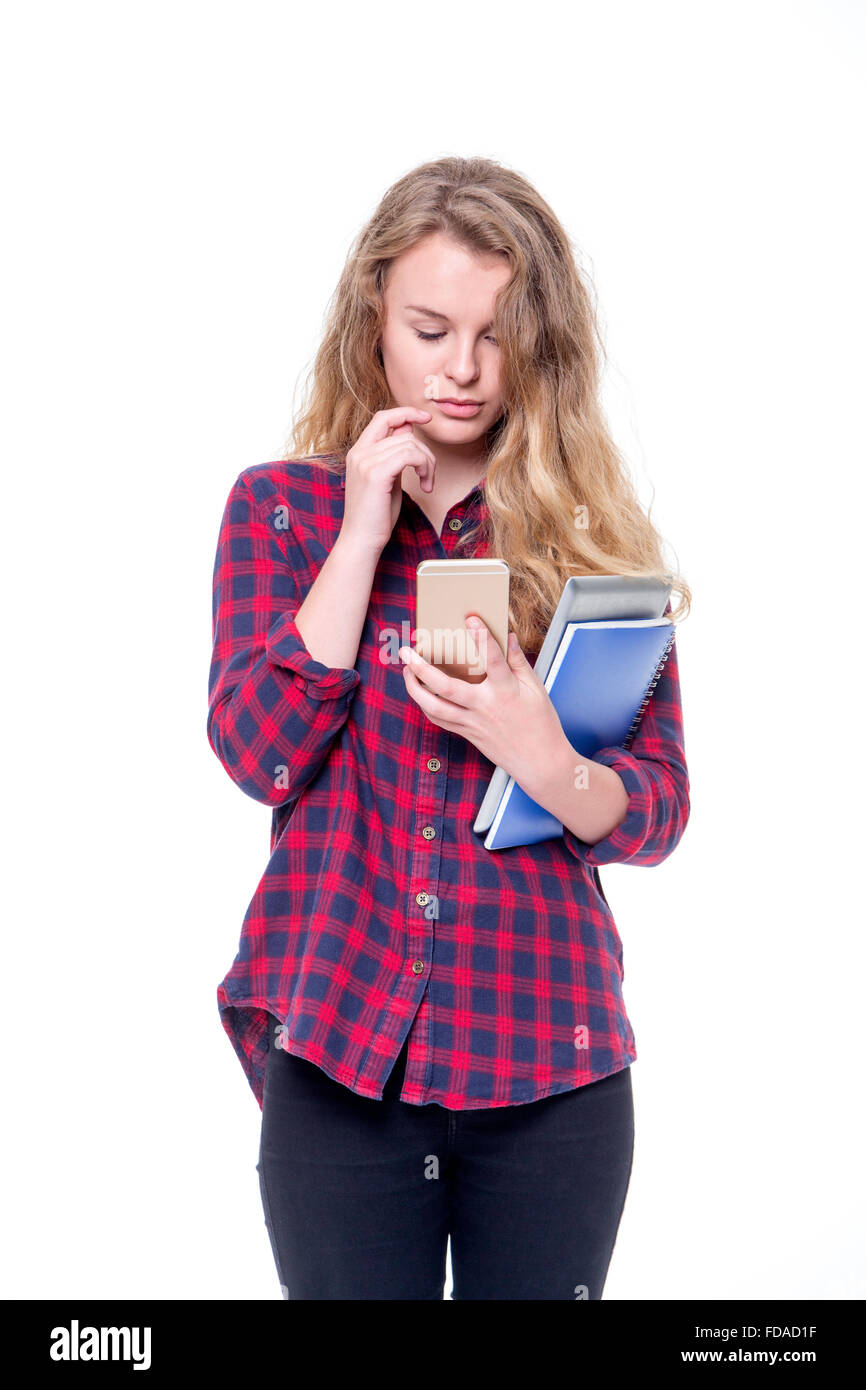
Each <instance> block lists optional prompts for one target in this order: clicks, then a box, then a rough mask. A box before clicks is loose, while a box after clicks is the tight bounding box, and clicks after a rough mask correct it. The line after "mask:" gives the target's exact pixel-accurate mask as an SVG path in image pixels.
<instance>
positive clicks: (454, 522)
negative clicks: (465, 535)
mask: <svg viewBox="0 0 866 1390" xmlns="http://www.w3.org/2000/svg"><path fill="white" fill-rule="evenodd" d="M448 525H449V526H450V527H451V530H452V531H459V530H460V527H461V526H462V525H463V522H462V521H461V520H460V518H459V517H457V516H452V518H451V520H450V521H449V523H448Z"/></svg>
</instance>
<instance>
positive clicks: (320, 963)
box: [207, 460, 689, 1110]
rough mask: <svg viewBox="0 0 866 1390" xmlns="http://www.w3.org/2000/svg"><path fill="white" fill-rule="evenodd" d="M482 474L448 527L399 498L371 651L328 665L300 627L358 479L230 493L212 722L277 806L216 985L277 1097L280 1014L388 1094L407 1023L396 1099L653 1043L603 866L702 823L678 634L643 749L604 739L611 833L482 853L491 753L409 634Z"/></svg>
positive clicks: (266, 472) (495, 1089)
mask: <svg viewBox="0 0 866 1390" xmlns="http://www.w3.org/2000/svg"><path fill="white" fill-rule="evenodd" d="M484 481H485V480H482V482H481V484H480V485H478V486H476V487H473V489H472V490H471V492H469V493H467V495H466V496H465V497H463V498H462V499H461V501H459V502H456V503H455V504H454V506H452V507H451V508H450V509H449V511H448V514H447V517H446V519H445V522H444V524H443V527H442V533H441V536H440V535H437V534H436V531H435V530H434V528H433V526H432V525H431V523H430V521H429V520H428V519H427V517H426V516H425V515H424V513H423V512H422V511H421V509H420V507H418V506H417V504H416V503H415V502H414V500H413V499H412V498H411V497H409V496H408V494H406V493H404V495H403V503H402V508H401V511H400V514H399V516H398V518H397V522H396V524H395V526H394V529H393V532H392V535H391V538H390V540H389V542H388V544H387V545H386V547H385V549H384V550H383V551H382V553H381V556H380V558H379V562H378V565H377V568H376V575H375V580H374V583H373V589H372V592H371V595H370V603H369V607H368V610H367V618H366V621H365V624H364V628H363V631H362V634H361V642H360V646H359V649H358V656H357V661H356V665H355V666H354V667H352V668H340V667H328V666H325V665H323V664H322V663H321V662H319V661H315V660H314V659H313V657H312V656H311V655H310V653H309V652H308V650H307V648H306V646H305V645H304V641H303V638H302V637H301V634H300V632H299V630H298V628H297V626H296V625H295V614H296V613H297V611H298V609H299V607H300V605H301V603H302V602H303V599H304V597H305V595H306V594H307V592H308V591H309V588H310V586H311V585H312V583H313V581H314V580H315V578H316V575H317V574H318V572H319V570H320V568H321V566H322V564H323V562H324V560H325V559H326V557H327V555H328V553H329V551H330V548H331V546H332V545H333V543H334V541H335V540H336V539H337V535H338V533H339V531H340V526H341V522H342V517H343V504H344V497H345V493H344V491H343V488H344V479H343V477H342V476H339V475H335V474H332V473H329V472H328V471H326V470H325V469H323V468H321V467H319V466H317V465H316V464H315V463H310V462H305V461H301V460H290V461H279V462H275V463H265V464H261V465H259V466H257V467H253V468H248V469H246V470H244V471H243V472H242V473H240V474H239V476H238V478H237V479H236V481H235V483H234V486H233V487H232V490H231V493H230V494H229V497H228V501H227V503H226V506H225V511H224V514H223V518H222V524H221V529H220V534H219V541H218V545H217V552H216V559H215V565H214V575H213V660H212V664H211V669H210V678H209V684H208V691H209V711H208V718H207V734H208V740H209V742H210V745H211V747H212V748H213V750H214V752H215V753H216V755H217V757H218V758H219V760H220V762H221V763H222V765H223V766H224V768H225V769H226V771H227V772H228V774H229V776H230V777H231V778H232V780H233V781H234V782H236V783H237V785H238V786H239V787H240V788H241V790H242V791H244V792H246V793H247V795H248V796H251V797H252V798H253V799H254V800H255V801H259V802H261V803H262V804H263V805H266V806H270V807H272V821H271V837H270V858H269V860H268V864H267V867H266V868H265V871H264V874H263V875H262V879H261V882H260V883H259V885H258V887H257V889H256V891H255V894H254V895H253V898H252V901H251V903H250V905H249V907H248V909H247V912H246V916H245V918H244V922H243V927H242V930H241V937H240V946H239V950H238V953H237V955H236V957H235V960H234V963H233V965H232V967H231V969H230V970H229V972H228V974H227V975H226V977H225V979H224V980H223V981H222V983H221V984H220V985H219V986H218V989H217V1003H218V1007H219V1011H220V1017H221V1020H222V1023H223V1026H224V1027H225V1030H226V1032H227V1033H228V1036H229V1038H230V1039H231V1042H232V1045H233V1047H234V1049H235V1051H236V1053H237V1056H238V1058H239V1060H240V1063H241V1065H242V1067H243V1069H244V1072H245V1074H246V1077H247V1080H248V1082H249V1084H250V1086H251V1088H252V1090H253V1093H254V1094H255V1096H256V1099H257V1100H258V1103H259V1105H260V1106H261V1105H262V1103H263V1091H264V1073H265V1061H266V1057H267V1053H268V1046H269V1036H268V1033H269V1030H270V1029H271V1028H274V1030H275V1033H276V1034H277V1036H275V1037H274V1038H273V1041H272V1042H271V1045H274V1044H275V1045H277V1046H281V1047H283V1048H284V1049H286V1050H287V1051H289V1052H291V1053H294V1054H296V1055H297V1056H299V1057H305V1058H307V1059H308V1060H309V1061H311V1062H313V1063H315V1064H316V1065H317V1066H318V1067H320V1068H322V1069H323V1070H324V1071H325V1072H326V1073H327V1074H328V1075H329V1076H331V1077H333V1078H334V1079H336V1080H337V1081H339V1082H341V1083H342V1084H343V1085H344V1086H347V1087H349V1088H350V1089H351V1090H353V1091H355V1092H357V1094H358V1095H362V1096H370V1097H373V1098H377V1099H378V1098H381V1096H382V1090H383V1086H384V1083H385V1081H386V1080H387V1077H388V1074H389V1072H390V1071H391V1069H392V1066H393V1064H394V1062H395V1060H396V1059H397V1057H398V1055H399V1053H400V1050H401V1047H402V1044H403V1042H404V1040H405V1039H406V1037H407V1035H408V1038H409V1047H408V1058H407V1066H406V1074H405V1080H404V1083H403V1088H402V1091H401V1099H403V1100H404V1101H408V1102H410V1103H412V1104H415V1105H425V1104H429V1103H430V1102H436V1103H438V1104H440V1105H442V1106H445V1107H447V1108H448V1109H450V1110H475V1109H485V1108H490V1107H494V1106H502V1105H519V1104H523V1103H525V1102H527V1101H533V1100H538V1099H540V1098H541V1097H542V1096H547V1095H552V1094H554V1093H555V1092H560V1091H568V1090H572V1089H574V1088H575V1087H578V1086H583V1085H586V1084H587V1083H588V1082H591V1081H596V1080H598V1079H599V1078H601V1077H603V1076H608V1075H610V1074H611V1073H612V1072H616V1071H619V1070H621V1069H622V1068H623V1067H626V1066H628V1065H629V1064H630V1063H631V1062H633V1061H634V1060H635V1057H636V1056H637V1053H636V1050H635V1043H634V1035H633V1033H632V1029H631V1025H630V1024H629V1021H628V1017H627V1015H626V1010H625V1005H624V1002H623V995H622V978H623V962H622V945H621V942H620V938H619V934H618V932H617V929H616V925H615V923H614V920H613V916H612V914H611V911H610V909H609V907H608V905H607V901H606V899H605V897H604V893H603V891H602V887H601V882H600V879H599V876H598V871H597V868H596V866H597V865H599V864H625V863H629V864H643V865H652V864H658V863H660V862H661V861H662V860H663V859H665V858H666V857H667V855H669V854H670V853H671V851H672V850H673V849H674V847H675V846H676V844H677V843H678V841H679V839H680V837H681V836H682V833H683V831H684V829H685V826H686V823H687V821H688V816H689V782H688V772H687V768H686V761H685V753H684V748H683V728H682V713H681V707H680V691H679V676H678V668H677V656H676V643H674V646H673V647H672V649H671V653H670V656H669V658H668V661H667V664H666V666H665V667H664V670H663V673H662V677H661V679H660V680H659V682H658V684H657V685H656V688H655V690H654V692H653V694H652V696H651V697H650V700H649V703H648V705H647V708H646V710H645V712H644V715H643V718H642V720H641V723H640V725H639V728H638V732H637V734H636V736H635V738H634V740H633V742H632V744H631V747H630V750H629V751H628V752H625V751H623V750H622V749H621V748H613V747H611V748H605V749H602V750H601V751H600V752H598V753H597V754H596V755H595V760H596V761H597V762H602V763H605V764H607V766H608V767H612V768H614V769H615V770H616V771H617V772H618V773H619V775H620V777H621V778H622V780H623V782H624V784H625V787H626V790H627V792H628V794H629V802H628V810H627V814H626V817H625V820H624V821H623V822H622V823H621V824H620V825H619V826H618V827H617V828H616V829H615V830H613V831H612V833H611V834H610V835H609V836H608V837H607V838H606V839H604V840H601V841H599V842H598V843H597V844H595V845H589V844H587V843H585V842H584V841H582V840H580V839H578V837H577V836H576V835H574V834H573V833H572V832H571V831H569V830H567V829H566V831H565V834H564V836H563V837H562V838H559V839H549V840H545V841H543V842H541V843H540V844H534V845H526V846H518V847H516V848H513V849H504V850H496V851H490V850H486V849H485V848H484V844H483V836H480V835H476V834H475V832H474V831H473V829H472V824H473V821H474V819H475V816H476V813H477V811H478V808H479V806H480V804H481V801H482V798H483V796H484V792H485V790H486V788H487V783H488V781H489V778H490V776H491V774H492V772H493V764H492V763H491V762H490V760H489V759H487V758H485V757H484V756H483V755H482V754H481V753H480V752H479V751H478V750H477V749H476V748H475V745H474V744H472V743H470V742H469V741H468V740H466V739H464V738H462V737H460V736H458V735H457V734H453V733H449V732H447V731H446V730H444V729H440V728H439V727H438V726H437V725H435V724H433V723H432V722H431V721H430V720H429V719H428V718H427V716H426V715H425V714H424V713H423V711H422V710H421V709H420V708H419V707H418V706H417V705H416V704H415V702H414V700H412V699H411V698H410V696H409V694H408V691H407V690H406V687H405V682H404V679H403V674H402V663H401V661H400V659H399V657H397V654H396V652H397V647H398V646H400V645H403V644H404V643H407V642H409V643H410V644H411V642H412V641H413V636H414V617H415V584H416V567H417V565H418V563H419V562H420V561H421V560H426V559H437V558H445V557H448V556H451V555H452V554H454V552H455V547H456V545H457V540H458V536H459V534H460V531H461V529H462V528H463V527H465V526H468V525H470V524H474V523H475V522H476V521H479V520H481V519H482V517H483V516H484V514H485V508H486V503H485V500H484ZM484 546H485V543H484V542H483V540H482V541H480V542H479V543H477V544H476V547H475V552H474V553H475V554H476V555H477V556H481V555H483V554H485V553H486V551H485V548H484ZM462 550H463V551H465V550H466V547H462ZM470 553H471V548H470ZM389 634H393V635H394V640H393V642H391V644H390V659H389V660H388V661H383V660H382V659H381V657H380V652H383V653H387V652H388V649H389V647H388V643H389ZM526 655H527V657H528V659H529V660H530V662H533V661H534V660H535V658H536V657H537V655H538V653H537V652H527V653H526ZM272 1015H273V1016H274V1017H271V1016H272ZM277 1021H279V1022H277ZM279 1023H282V1029H280V1027H279Z"/></svg>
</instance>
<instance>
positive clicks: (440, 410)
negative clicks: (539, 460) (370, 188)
mask: <svg viewBox="0 0 866 1390" xmlns="http://www.w3.org/2000/svg"><path fill="white" fill-rule="evenodd" d="M510 278H511V268H510V264H509V262H508V260H507V258H506V257H505V256H498V255H496V256H491V257H489V258H488V257H484V258H483V259H482V258H479V257H478V256H477V255H476V254H474V253H472V252H470V251H467V250H466V249H465V248H464V247H462V246H459V245H458V244H457V243H456V242H454V241H452V240H451V239H450V238H448V237H446V236H445V235H444V234H443V233H441V232H435V233H431V234H430V235H429V236H427V237H425V238H424V239H423V240H422V241H420V242H418V243H417V244H416V245H415V246H413V247H412V248H411V250H409V251H404V252H403V254H402V255H401V256H398V257H397V259H396V260H395V261H394V262H393V263H392V265H391V267H390V270H389V275H388V280H387V283H386V289H385V313H386V319H385V328H384V330H383V332H382V336H381V339H380V347H381V350H382V361H383V365H384V368H385V376H386V379H387V381H388V386H389V388H390V391H391V395H392V398H393V400H394V403H395V404H396V405H413V406H417V407H418V408H419V409H421V410H429V411H430V413H431V415H432V417H433V418H432V419H431V420H430V421H428V423H427V424H425V425H423V426H421V425H417V424H416V425H414V429H415V430H416V431H417V432H418V434H419V435H420V436H421V437H422V438H423V439H425V440H426V441H428V442H429V443H430V444H431V446H432V445H435V444H436V443H439V444H440V445H450V446H452V447H453V448H455V449H456V450H457V452H462V450H461V449H460V446H462V445H472V444H473V443H475V442H477V441H479V440H482V439H483V437H484V435H485V434H486V433H487V431H488V430H489V429H490V428H491V426H492V425H495V423H496V421H497V420H498V419H499V417H500V415H501V414H502V397H501V395H500V394H499V351H500V350H499V346H498V344H497V342H496V339H495V338H494V337H493V328H492V320H493V312H494V306H495V300H496V296H497V294H498V292H499V290H500V289H501V288H502V287H503V285H505V284H507V283H508V281H509V279H510ZM448 398H451V399H453V400H457V401H474V402H477V403H478V408H477V409H469V410H465V411H459V410H451V411H449V408H448V405H447V404H444V402H445V401H447V400H448Z"/></svg>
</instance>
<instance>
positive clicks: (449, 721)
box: [403, 666, 462, 730]
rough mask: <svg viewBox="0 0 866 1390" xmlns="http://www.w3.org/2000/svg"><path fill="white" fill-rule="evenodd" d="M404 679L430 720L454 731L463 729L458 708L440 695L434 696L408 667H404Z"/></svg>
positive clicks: (407, 687)
mask: <svg viewBox="0 0 866 1390" xmlns="http://www.w3.org/2000/svg"><path fill="white" fill-rule="evenodd" d="M403 679H404V681H405V682H406V689H407V690H408V692H409V694H410V695H411V696H412V699H413V700H414V701H415V703H416V704H417V705H420V707H421V709H422V710H423V711H424V713H425V714H426V715H427V717H428V718H429V719H432V720H434V721H435V722H436V723H437V724H442V725H443V726H444V727H446V728H452V729H454V730H457V729H459V728H461V727H462V723H461V719H460V710H459V708H458V706H457V705H453V704H451V703H450V702H449V701H448V700H444V699H442V697H441V696H439V695H434V694H433V692H432V691H430V690H428V689H427V687H426V686H424V685H422V684H421V682H420V681H419V680H418V679H417V678H416V676H414V675H413V673H412V671H411V670H410V669H409V667H408V666H404V667H403Z"/></svg>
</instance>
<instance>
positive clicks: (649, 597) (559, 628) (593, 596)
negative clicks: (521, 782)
mask: <svg viewBox="0 0 866 1390" xmlns="http://www.w3.org/2000/svg"><path fill="white" fill-rule="evenodd" d="M671 587H672V586H671V583H670V582H666V581H665V580H663V579H631V578H628V577H625V576H623V575H619V574H580V575H574V576H573V577H572V578H571V579H569V580H568V581H567V583H566V585H565V588H564V589H563V591H562V597H561V598H560V600H559V603H558V604H557V606H556V612H555V613H554V615H553V620H552V622H551V624H550V627H549V628H548V630H547V636H546V637H545V639H544V643H543V644H542V648H541V651H540V652H539V653H538V658H537V660H536V662H535V666H534V667H533V670H534V671H535V672H536V674H537V675H538V676H539V677H540V678H541V680H542V681H544V680H546V679H547V675H548V673H549V671H550V668H551V666H552V664H553V659H554V657H555V656H556V652H557V649H558V647H559V643H560V641H561V640H562V636H563V633H564V632H565V628H566V625H567V624H568V623H592V622H599V621H601V620H603V619H606V618H631V619H636V618H661V617H663V616H664V611H665V608H666V607H667V602H668V599H669V598H670V593H671ZM508 781H509V778H508V773H507V772H506V771H505V770H504V769H503V768H501V767H497V769H496V771H495V772H494V773H493V776H492V777H491V779H490V784H489V786H488V788H487V792H486V795H485V797H484V800H483V801H482V803H481V806H480V808H479V811H478V815H477V816H476V818H475V824H474V825H473V827H472V828H473V830H475V831H476V833H477V834H479V835H483V834H485V833H486V832H487V831H488V830H489V829H490V827H491V825H492V824H493V820H494V817H495V815H496V812H497V810H498V809H499V803H500V801H501V800H502V796H503V793H504V791H505V788H506V787H507V786H508Z"/></svg>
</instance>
